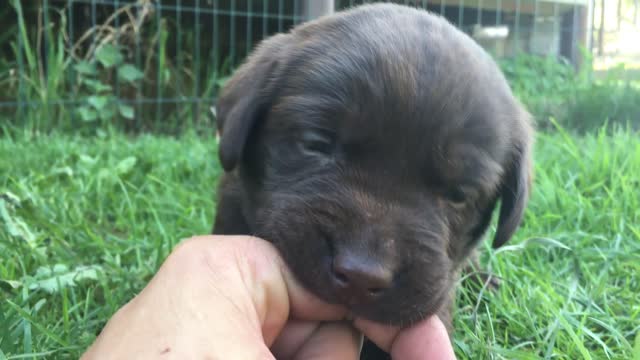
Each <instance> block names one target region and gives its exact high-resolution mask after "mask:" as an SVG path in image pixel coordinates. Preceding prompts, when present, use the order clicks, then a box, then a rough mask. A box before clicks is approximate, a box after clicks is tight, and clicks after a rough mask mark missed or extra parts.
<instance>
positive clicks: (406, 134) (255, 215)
mask: <svg viewBox="0 0 640 360" xmlns="http://www.w3.org/2000/svg"><path fill="white" fill-rule="evenodd" d="M217 121H218V130H219V134H220V136H221V137H220V144H219V157H220V161H221V163H222V167H223V168H224V170H225V174H224V175H223V176H222V178H221V180H220V184H219V188H218V208H217V214H216V218H215V225H214V233H216V234H250V235H255V236H258V237H261V238H263V239H266V240H268V241H271V242H273V244H275V246H276V247H277V248H278V249H279V251H280V252H281V253H282V256H283V257H284V259H285V261H286V262H287V263H288V265H289V266H290V268H291V269H292V271H293V272H294V274H295V275H296V276H297V277H298V279H299V281H300V282H301V283H302V284H303V285H305V286H306V287H307V288H308V289H309V290H311V291H312V292H313V293H315V294H316V295H317V296H318V297H320V298H322V299H324V300H326V301H328V302H332V303H341V304H344V305H346V306H348V307H349V309H350V310H351V312H352V313H353V315H354V316H358V317H364V318H367V319H370V320H373V321H378V322H381V323H387V324H393V325H410V324H412V323H414V322H416V321H418V320H420V319H423V318H425V317H426V316H429V315H432V314H438V315H439V316H440V317H441V318H442V320H443V321H444V322H445V324H447V326H449V327H450V324H451V318H450V312H451V304H452V300H453V287H454V285H455V283H456V281H457V280H458V278H459V273H460V270H461V269H462V268H463V267H464V266H465V265H466V264H467V260H468V259H469V258H470V257H471V256H472V254H473V250H474V248H475V247H476V245H477V244H478V243H479V241H481V238H482V237H483V234H484V233H485V231H486V230H487V228H488V227H489V224H490V222H491V218H492V214H493V212H494V210H495V209H496V208H497V206H498V203H500V213H499V219H498V225H497V232H496V234H495V238H494V239H493V246H494V247H496V248H497V247H499V246H501V245H503V244H504V243H506V242H507V241H508V240H509V238H510V237H511V236H512V235H513V234H514V232H515V231H516V229H517V227H518V226H519V223H520V221H521V218H522V216H523V212H524V210H525V206H526V203H527V201H528V194H529V188H530V169H531V161H532V160H531V143H532V127H531V125H530V116H529V114H528V113H527V111H526V110H525V109H523V107H522V106H521V105H520V103H519V102H518V101H517V100H516V99H515V98H514V96H513V94H512V92H511V90H510V88H509V86H508V84H507V82H506V81H505V78H504V77H503V75H502V73H501V72H500V70H499V68H498V67H497V66H496V64H495V62H494V61H493V60H492V58H491V57H490V56H489V55H488V54H487V53H486V52H485V51H484V50H483V49H482V48H481V47H479V46H478V45H477V44H476V43H475V42H474V41H473V40H472V39H470V38H469V37H468V36H466V35H465V34H464V33H462V32H461V31H459V30H457V29H456V28H455V27H454V26H452V25H450V24H449V23H448V22H447V21H446V20H444V19H443V18H441V17H439V16H436V15H433V14H430V13H428V12H426V11H422V10H417V9H413V8H410V7H405V6H400V5H392V4H375V5H364V6H360V7H357V8H354V9H351V10H348V11H345V12H341V13H337V14H335V15H331V16H327V17H324V18H321V19H318V20H315V21H311V22H308V23H306V24H303V25H300V26H298V27H296V28H294V29H293V30H292V31H291V32H289V33H286V34H278V35H275V36H273V37H271V38H268V39H266V40H264V41H263V42H262V43H261V44H260V45H259V46H258V47H257V49H256V50H255V51H254V52H253V54H252V55H251V56H249V58H248V59H247V60H246V62H245V63H244V64H243V65H242V66H241V67H240V68H239V69H238V70H237V72H236V73H235V74H234V76H233V77H232V78H231V79H230V80H229V82H228V83H227V84H226V86H225V87H224V89H223V90H222V92H221V94H220V97H219V99H218V103H217Z"/></svg>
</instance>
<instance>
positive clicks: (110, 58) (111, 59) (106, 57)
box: [96, 44, 123, 68]
mask: <svg viewBox="0 0 640 360" xmlns="http://www.w3.org/2000/svg"><path fill="white" fill-rule="evenodd" d="M96 59H98V61H99V62H100V63H101V64H102V66H104V67H106V68H111V67H114V66H116V65H118V64H120V63H121V62H122V60H123V56H122V54H121V53H120V49H118V48H117V47H116V46H114V45H111V44H105V45H102V46H101V47H100V48H99V49H98V50H97V51H96Z"/></svg>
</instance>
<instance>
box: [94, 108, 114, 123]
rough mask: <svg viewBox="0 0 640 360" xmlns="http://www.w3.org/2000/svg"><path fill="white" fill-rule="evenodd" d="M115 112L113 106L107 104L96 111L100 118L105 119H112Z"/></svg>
mask: <svg viewBox="0 0 640 360" xmlns="http://www.w3.org/2000/svg"><path fill="white" fill-rule="evenodd" d="M115 114H116V112H115V108H114V106H107V107H105V108H103V109H101V110H100V112H99V113H98V116H100V119H101V120H103V121H107V120H111V119H113V117H114V116H115Z"/></svg>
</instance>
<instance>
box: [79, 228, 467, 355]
mask: <svg viewBox="0 0 640 360" xmlns="http://www.w3.org/2000/svg"><path fill="white" fill-rule="evenodd" d="M347 315H348V313H347V310H346V309H344V308H342V307H340V306H336V305H330V304H327V303H325V302H323V301H321V300H319V299H317V298H316V297H315V296H313V295H312V294H311V293H309V292H308V291H306V290H305V289H303V288H302V287H301V286H300V285H299V284H298V283H297V282H296V281H295V279H294V277H293V276H292V274H291V273H290V271H289V270H288V269H287V267H286V266H285V265H284V262H283V260H282V259H281V258H280V256H279V255H278V253H277V251H276V250H275V248H274V247H273V246H272V245H271V244H269V243H268V242H266V241H264V240H260V239H257V238H252V237H248V236H201V237H195V238H192V239H189V240H186V241H184V242H182V243H181V244H180V245H179V246H178V247H177V248H176V249H175V250H174V251H173V253H172V254H171V255H170V256H169V257H168V258H167V260H166V261H165V263H164V264H163V265H162V266H161V267H160V270H159V271H158V272H157V273H156V275H155V276H154V277H153V279H152V280H151V281H150V282H149V284H148V285H147V286H146V287H145V288H144V289H143V290H142V291H141V292H140V294H138V295H137V296H136V297H135V298H133V300H131V301H130V302H129V303H127V304H126V305H124V306H123V307H122V308H120V309H119V310H118V311H117V312H116V314H115V315H114V316H113V317H112V318H111V319H110V320H109V322H108V323H107V325H106V326H105V328H104V329H103V331H102V333H101V334H100V335H99V336H98V338H97V339H96V341H95V342H94V343H93V345H91V347H90V348H89V349H88V350H87V352H86V353H85V354H84V355H83V356H82V359H85V360H90V359H156V358H160V359H238V360H240V359H242V360H244V359H311V360H314V359H345V360H349V359H358V356H359V352H360V348H361V344H362V336H363V335H362V334H364V335H366V336H367V337H368V338H370V339H372V341H374V342H375V343H376V344H377V345H378V346H380V347H381V348H382V349H384V350H385V351H388V352H390V353H391V355H392V357H393V358H394V359H406V360H432V359H442V360H448V359H455V356H454V353H453V349H452V347H451V342H450V340H449V337H448V335H447V331H446V329H445V327H444V325H443V324H442V323H441V322H440V321H439V320H438V318H437V317H435V316H434V317H432V318H429V319H425V320H424V321H422V322H420V323H418V324H416V325H414V326H412V327H410V328H406V329H399V328H395V327H388V326H383V325H379V324H375V323H372V322H369V321H366V320H363V319H358V318H356V319H353V321H347V320H344V319H345V318H346V317H347Z"/></svg>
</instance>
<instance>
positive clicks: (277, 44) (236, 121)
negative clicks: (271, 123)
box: [216, 34, 290, 171]
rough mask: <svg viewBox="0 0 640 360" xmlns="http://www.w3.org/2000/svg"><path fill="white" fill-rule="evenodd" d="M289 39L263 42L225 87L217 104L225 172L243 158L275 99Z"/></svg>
mask: <svg viewBox="0 0 640 360" xmlns="http://www.w3.org/2000/svg"><path fill="white" fill-rule="evenodd" d="M289 38H290V35H284V34H280V35H275V36H273V37H271V38H269V39H267V40H264V41H263V42H262V43H261V44H260V45H259V46H258V48H257V49H256V50H255V51H254V53H253V54H251V55H250V56H249V57H248V58H247V60H246V62H245V63H244V64H243V65H242V66H240V68H238V70H236V72H235V74H234V75H233V76H232V77H231V79H230V80H229V81H228V82H227V84H225V86H224V88H223V89H222V91H221V93H220V96H219V98H218V101H217V104H216V123H217V130H218V135H219V136H220V143H219V144H220V145H219V150H218V156H219V158H220V163H221V164H222V168H223V169H224V170H225V171H231V170H233V169H234V168H235V167H236V165H237V164H238V162H239V161H240V159H241V157H242V152H243V150H244V148H245V145H246V142H247V138H248V137H249V134H250V133H251V130H252V129H253V128H254V127H255V125H256V123H257V122H258V121H260V119H261V118H263V116H264V115H265V114H266V113H267V112H268V110H269V107H270V105H271V103H272V102H273V100H274V98H275V91H276V89H277V83H278V80H279V79H280V77H281V76H280V73H281V69H282V67H283V66H282V63H283V61H284V59H285V57H286V53H287V47H288V46H287V44H286V43H285V40H290V39H289Z"/></svg>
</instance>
